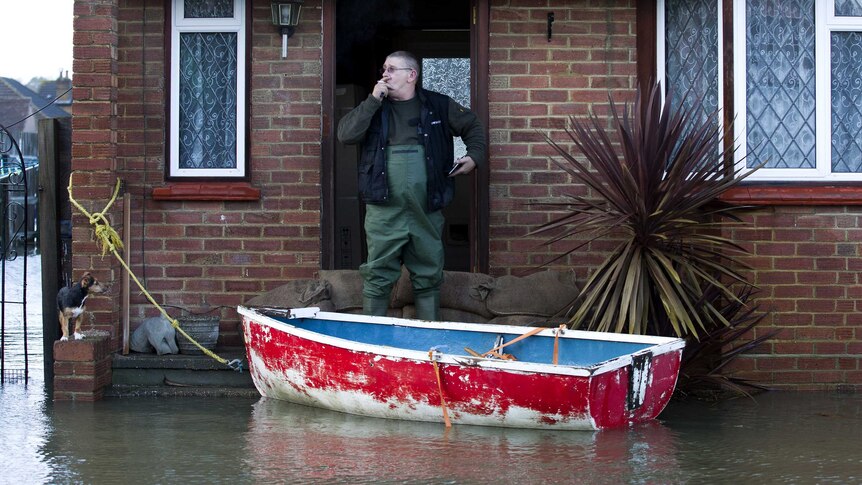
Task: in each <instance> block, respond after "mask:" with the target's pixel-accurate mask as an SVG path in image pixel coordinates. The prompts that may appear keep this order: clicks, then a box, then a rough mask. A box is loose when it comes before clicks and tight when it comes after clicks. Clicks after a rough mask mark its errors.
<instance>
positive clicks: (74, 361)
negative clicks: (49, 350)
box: [54, 331, 111, 401]
mask: <svg viewBox="0 0 862 485" xmlns="http://www.w3.org/2000/svg"><path fill="white" fill-rule="evenodd" d="M109 385H111V338H110V335H109V334H108V333H107V332H98V331H96V332H89V334H88V335H87V337H86V338H84V339H83V340H67V341H65V342H62V341H60V340H57V341H56V342H54V400H55V401H98V400H100V399H102V396H104V393H105V388H106V387H108V386H109Z"/></svg>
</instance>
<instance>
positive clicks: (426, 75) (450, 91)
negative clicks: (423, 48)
mask: <svg viewBox="0 0 862 485" xmlns="http://www.w3.org/2000/svg"><path fill="white" fill-rule="evenodd" d="M422 87H423V88H425V89H430V90H431V91H436V92H438V93H441V94H445V95H447V96H449V97H450V98H452V99H454V100H455V101H456V102H458V104H460V105H461V106H464V107H465V108H469V107H470V59H469V58H461V57H452V58H423V59H422ZM466 154H467V147H466V146H465V145H464V142H463V141H461V138H460V137H455V159H458V158H461V157H463V156H464V155H466Z"/></svg>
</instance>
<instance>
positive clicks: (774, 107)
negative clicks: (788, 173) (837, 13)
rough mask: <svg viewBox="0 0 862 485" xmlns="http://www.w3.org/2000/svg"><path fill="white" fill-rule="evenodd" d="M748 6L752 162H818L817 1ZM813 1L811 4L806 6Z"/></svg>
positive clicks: (793, 165) (766, 0) (760, 1)
mask: <svg viewBox="0 0 862 485" xmlns="http://www.w3.org/2000/svg"><path fill="white" fill-rule="evenodd" d="M747 3H748V5H747V6H746V30H745V34H746V35H745V41H746V42H745V45H746V51H745V54H746V61H747V63H748V66H747V69H746V71H747V79H746V101H747V110H746V115H745V116H746V127H747V130H748V131H747V133H746V137H747V143H748V157H747V165H748V166H749V167H752V166H756V165H757V164H759V163H761V161H766V167H769V168H813V167H814V165H815V145H816V144H815V132H816V130H815V89H816V82H815V65H814V47H815V45H814V38H815V35H814V34H815V32H814V5H813V2H810V1H807V0H802V1H798V2H786V3H787V4H794V5H792V6H791V5H785V7H787V8H776V4H775V2H772V1H769V0H757V1H749V2H747ZM806 4H808V5H806Z"/></svg>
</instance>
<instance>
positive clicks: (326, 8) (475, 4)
mask: <svg viewBox="0 0 862 485" xmlns="http://www.w3.org/2000/svg"><path fill="white" fill-rule="evenodd" d="M335 14H336V13H335V0H324V1H323V2H322V31H323V44H322V50H323V53H322V54H323V55H322V64H323V66H322V70H321V75H322V90H323V92H322V98H321V119H322V123H321V146H320V148H321V154H320V160H321V166H320V186H321V211H320V246H321V247H320V267H321V269H332V268H335V246H334V244H335V218H334V217H333V211H334V210H335V177H334V170H333V167H334V163H335V132H336V129H337V127H336V126H335V123H334V119H335V60H336V57H335V40H336V39H335V35H336V32H335ZM470 14H471V17H472V18H471V19H470V62H471V69H470V71H471V75H470V92H471V96H472V99H471V105H472V106H473V112H474V113H476V116H477V117H478V118H479V120H480V121H481V122H482V126H483V127H484V128H485V140H488V122H489V118H488V86H489V84H488V80H489V76H490V72H489V67H488V64H489V52H488V51H489V42H488V41H489V39H488V34H489V30H488V29H489V23H490V4H489V0H471V1H470ZM487 153H488V158H489V159H490V153H491V150H490V143H489V147H488V150H487ZM474 174H475V175H473V176H472V178H473V199H474V200H473V203H472V204H471V206H470V207H471V211H470V212H471V213H470V218H471V221H470V222H471V224H470V225H471V227H473V228H474V230H473V231H471V232H470V268H471V271H473V272H478V273H487V272H488V269H489V249H490V246H489V239H488V225H489V219H490V204H489V201H488V196H489V190H488V186H489V181H490V174H489V160H486V161H485V163H483V164H481V165H480V166H479V167H478V169H477V170H476V171H475V172H474Z"/></svg>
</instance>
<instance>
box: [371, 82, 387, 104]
mask: <svg viewBox="0 0 862 485" xmlns="http://www.w3.org/2000/svg"><path fill="white" fill-rule="evenodd" d="M371 94H372V95H374V97H375V98H377V99H379V100H381V101H382V100H383V98H385V97H386V96H388V95H389V85H388V84H386V81H384V80H383V79H381V80H379V81H377V84H375V85H374V89H373V90H372V91H371Z"/></svg>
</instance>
